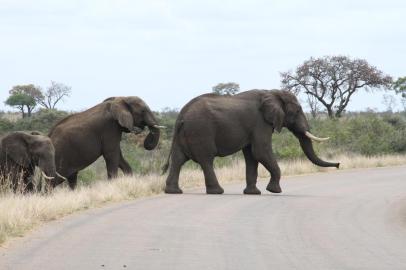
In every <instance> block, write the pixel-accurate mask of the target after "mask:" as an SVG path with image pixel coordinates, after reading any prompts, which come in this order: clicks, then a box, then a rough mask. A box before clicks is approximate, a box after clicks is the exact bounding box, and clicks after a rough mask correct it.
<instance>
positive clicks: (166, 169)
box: [162, 121, 183, 175]
mask: <svg viewBox="0 0 406 270" xmlns="http://www.w3.org/2000/svg"><path fill="white" fill-rule="evenodd" d="M182 126H183V121H179V122H178V121H176V124H175V130H174V131H173V138H172V145H171V149H170V150H169V155H168V158H167V160H166V163H165V164H164V166H162V175H164V174H165V173H167V171H168V169H169V164H170V161H171V156H172V152H173V147H174V145H175V141H176V137H177V135H178V133H179V130H180V128H181V127H182Z"/></svg>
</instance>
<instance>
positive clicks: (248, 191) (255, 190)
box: [244, 186, 261, 195]
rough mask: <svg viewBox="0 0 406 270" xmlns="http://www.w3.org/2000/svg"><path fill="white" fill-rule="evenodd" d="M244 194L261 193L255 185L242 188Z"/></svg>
mask: <svg viewBox="0 0 406 270" xmlns="http://www.w3.org/2000/svg"><path fill="white" fill-rule="evenodd" d="M244 194H246V195H261V191H260V190H259V189H258V188H257V187H256V186H253V187H247V188H246V189H244Z"/></svg>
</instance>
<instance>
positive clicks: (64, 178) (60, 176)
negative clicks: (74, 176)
mask: <svg viewBox="0 0 406 270" xmlns="http://www.w3.org/2000/svg"><path fill="white" fill-rule="evenodd" d="M56 175H57V176H58V177H59V178H62V179H63V180H64V181H68V179H67V178H66V177H64V176H62V175H60V174H59V173H58V172H57V173H56Z"/></svg>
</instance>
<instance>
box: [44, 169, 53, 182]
mask: <svg viewBox="0 0 406 270" xmlns="http://www.w3.org/2000/svg"><path fill="white" fill-rule="evenodd" d="M41 173H42V177H44V178H45V179H46V180H52V179H54V178H55V177H50V176H48V175H46V174H45V173H44V172H43V171H41Z"/></svg>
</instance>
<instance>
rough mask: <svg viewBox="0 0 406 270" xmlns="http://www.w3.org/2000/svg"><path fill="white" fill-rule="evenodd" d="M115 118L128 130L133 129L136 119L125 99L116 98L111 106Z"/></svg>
mask: <svg viewBox="0 0 406 270" xmlns="http://www.w3.org/2000/svg"><path fill="white" fill-rule="evenodd" d="M110 111H111V114H112V115H113V118H114V119H116V120H117V121H118V123H119V124H120V126H122V127H123V128H126V129H128V130H130V131H131V130H133V128H134V119H133V116H132V114H131V112H130V109H129V106H128V105H127V103H126V102H125V101H124V100H123V99H114V100H113V102H112V103H111V107H110Z"/></svg>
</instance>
